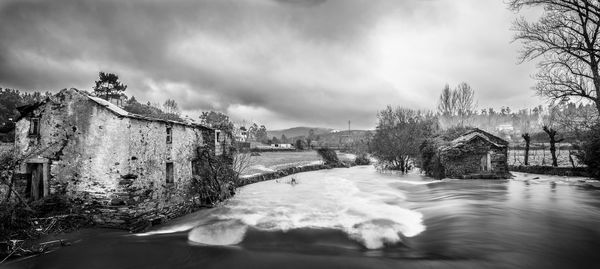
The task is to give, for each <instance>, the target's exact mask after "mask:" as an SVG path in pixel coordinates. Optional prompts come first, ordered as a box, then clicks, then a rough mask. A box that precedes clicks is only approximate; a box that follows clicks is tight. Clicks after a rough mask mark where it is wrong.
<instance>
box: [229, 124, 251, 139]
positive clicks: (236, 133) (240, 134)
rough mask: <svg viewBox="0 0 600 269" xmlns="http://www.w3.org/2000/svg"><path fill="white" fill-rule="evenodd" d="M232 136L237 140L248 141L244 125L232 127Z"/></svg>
mask: <svg viewBox="0 0 600 269" xmlns="http://www.w3.org/2000/svg"><path fill="white" fill-rule="evenodd" d="M233 137H234V139H235V141H237V142H246V141H248V130H247V129H246V127H244V126H241V127H239V128H237V127H236V128H234V129H233Z"/></svg>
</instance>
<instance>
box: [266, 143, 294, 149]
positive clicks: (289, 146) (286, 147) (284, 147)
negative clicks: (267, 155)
mask: <svg viewBox="0 0 600 269" xmlns="http://www.w3.org/2000/svg"><path fill="white" fill-rule="evenodd" d="M271 148H278V149H293V148H294V146H293V145H292V144H288V143H283V144H271Z"/></svg>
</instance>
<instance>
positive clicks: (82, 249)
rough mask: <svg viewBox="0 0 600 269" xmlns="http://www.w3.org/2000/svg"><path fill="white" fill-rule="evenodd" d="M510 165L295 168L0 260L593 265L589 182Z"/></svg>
mask: <svg viewBox="0 0 600 269" xmlns="http://www.w3.org/2000/svg"><path fill="white" fill-rule="evenodd" d="M516 175H517V178H516V179H513V180H443V181H437V180H432V179H430V178H427V177H424V176H421V175H418V174H415V173H413V174H407V175H397V174H389V173H379V172H377V171H376V170H375V169H374V168H373V167H370V166H362V167H353V168H347V169H345V168H341V169H332V170H322V171H315V172H307V173H301V174H296V175H293V176H289V177H286V178H282V179H279V180H272V181H266V182H260V183H256V184H252V185H248V186H245V187H243V188H241V189H240V190H239V192H238V193H237V194H236V196H235V197H234V198H233V199H231V200H229V201H228V202H226V203H224V204H223V205H222V206H219V207H217V208H213V209H208V210H202V211H198V212H196V213H193V214H190V215H187V216H184V217H182V218H179V219H176V220H174V221H172V222H170V223H169V224H167V225H163V226H158V227H155V228H154V229H153V230H151V231H149V232H147V233H145V234H127V233H124V232H120V231H102V232H97V231H94V230H92V231H91V232H90V231H87V232H86V233H85V235H82V236H81V238H82V239H81V240H80V241H79V242H76V243H75V244H73V246H70V247H65V248H62V249H59V250H57V251H55V252H51V253H48V254H45V255H41V256H38V257H34V258H29V259H25V260H22V261H19V262H13V263H10V264H8V266H7V267H8V268H311V269H316V268H600V254H599V253H598V252H599V251H600V190H596V189H590V188H585V187H582V186H578V185H577V182H578V179H570V180H568V179H567V180H565V179H564V178H560V177H549V176H537V175H526V174H520V173H516ZM538 177H539V178H538ZM292 178H294V179H295V182H296V184H292V182H291V181H292Z"/></svg>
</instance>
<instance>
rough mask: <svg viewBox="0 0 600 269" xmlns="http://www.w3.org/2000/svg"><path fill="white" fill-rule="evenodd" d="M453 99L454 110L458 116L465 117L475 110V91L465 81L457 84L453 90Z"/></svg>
mask: <svg viewBox="0 0 600 269" xmlns="http://www.w3.org/2000/svg"><path fill="white" fill-rule="evenodd" d="M453 99H454V100H455V101H454V103H455V106H456V109H455V110H456V113H457V114H458V116H460V117H466V116H469V115H471V114H473V111H475V108H476V105H475V91H473V89H472V88H471V86H469V84H467V83H465V82H462V83H460V84H458V86H456V89H455V90H454V93H453Z"/></svg>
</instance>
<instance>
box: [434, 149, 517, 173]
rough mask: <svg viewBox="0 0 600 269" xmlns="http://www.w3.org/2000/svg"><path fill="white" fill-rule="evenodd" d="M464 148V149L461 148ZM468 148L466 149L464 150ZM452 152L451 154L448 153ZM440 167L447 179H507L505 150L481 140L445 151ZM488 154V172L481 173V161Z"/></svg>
mask: <svg viewBox="0 0 600 269" xmlns="http://www.w3.org/2000/svg"><path fill="white" fill-rule="evenodd" d="M463 147H465V148H463ZM466 147H468V148H466ZM450 151H452V152H450ZM447 152H450V153H451V154H449V155H447V156H451V157H445V159H444V161H443V163H442V165H443V166H444V169H445V175H446V177H449V178H492V179H495V178H509V177H510V174H509V172H508V164H507V155H506V152H507V151H506V148H498V147H495V146H492V144H490V143H488V142H485V141H484V140H482V139H477V140H473V141H471V142H470V143H469V144H468V145H466V146H464V145H463V146H461V147H460V148H450V149H448V150H447ZM488 152H489V153H490V164H491V169H490V171H481V159H482V158H483V157H485V156H486V155H487V154H488Z"/></svg>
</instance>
